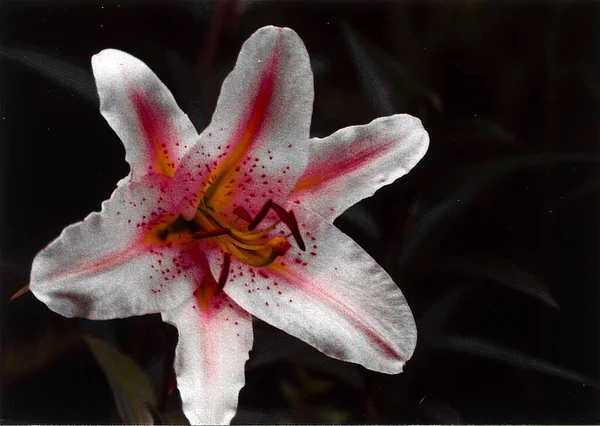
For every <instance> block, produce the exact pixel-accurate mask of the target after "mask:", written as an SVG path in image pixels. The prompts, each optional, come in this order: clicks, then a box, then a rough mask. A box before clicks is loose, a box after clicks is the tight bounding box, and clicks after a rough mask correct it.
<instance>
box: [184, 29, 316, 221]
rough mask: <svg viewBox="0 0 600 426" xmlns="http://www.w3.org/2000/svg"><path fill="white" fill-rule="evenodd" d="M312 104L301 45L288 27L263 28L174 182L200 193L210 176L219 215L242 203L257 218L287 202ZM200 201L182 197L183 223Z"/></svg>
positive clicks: (300, 166) (301, 162)
mask: <svg viewBox="0 0 600 426" xmlns="http://www.w3.org/2000/svg"><path fill="white" fill-rule="evenodd" d="M312 103H313V80H312V71H311V68H310V62H309V58H308V53H307V52H306V48H305V47H304V44H303V43H302V40H300V38H299V37H298V35H297V34H296V33H295V32H294V31H292V30H290V29H289V28H277V27H265V28H261V29H260V30H258V31H257V32H255V33H254V34H253V35H252V37H250V38H249V39H248V40H247V41H246V42H245V43H244V45H243V47H242V50H241V52H240V55H239V57H238V60H237V62H236V65H235V68H234V69H233V71H232V72H231V74H229V76H228V77H227V78H226V79H225V81H224V83H223V87H222V89H221V94H220V96H219V101H218V103H217V108H216V110H215V113H214V115H213V117H212V121H211V123H210V126H209V127H208V128H207V129H206V130H205V131H204V132H202V135H201V142H200V144H198V146H197V147H196V148H195V149H194V150H193V151H192V152H190V153H189V155H188V156H186V158H185V159H183V160H182V165H181V167H180V168H179V169H178V170H177V180H178V181H180V182H183V183H184V184H185V185H187V186H188V187H190V188H191V189H190V190H189V192H190V193H193V194H198V196H199V195H201V192H202V191H203V189H204V188H205V183H206V182H207V175H208V173H211V175H212V178H213V179H211V180H212V181H213V182H215V183H213V184H212V185H211V187H210V188H209V189H207V194H206V195H205V199H204V201H205V202H206V203H207V204H208V205H210V206H211V207H213V208H215V209H216V210H218V211H219V212H221V213H222V214H228V213H230V211H231V209H232V208H233V206H234V205H243V206H245V208H246V209H247V210H248V211H249V212H250V213H251V214H253V215H254V214H256V213H257V212H258V211H259V210H260V208H261V207H262V205H263V204H264V203H265V201H267V200H268V199H273V200H274V201H276V202H278V203H283V202H285V201H287V199H288V196H289V194H290V193H291V192H292V191H293V189H294V188H295V187H296V183H297V181H298V179H299V178H300V176H301V175H302V172H303V170H304V168H305V166H306V163H307V159H308V149H309V147H308V138H309V127H310V117H311V113H312ZM269 189H270V190H271V191H269ZM197 203H198V199H195V200H192V201H191V202H190V201H188V200H186V202H185V206H186V208H187V209H186V210H184V216H185V217H186V218H191V217H192V216H193V212H194V209H195V207H196V206H197Z"/></svg>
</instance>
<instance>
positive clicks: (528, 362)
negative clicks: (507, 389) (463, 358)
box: [435, 334, 600, 389]
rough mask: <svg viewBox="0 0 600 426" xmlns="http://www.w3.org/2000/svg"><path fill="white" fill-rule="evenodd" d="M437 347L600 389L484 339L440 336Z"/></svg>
mask: <svg viewBox="0 0 600 426" xmlns="http://www.w3.org/2000/svg"><path fill="white" fill-rule="evenodd" d="M435 341H436V347H438V348H445V349H449V350H451V351H453V352H461V353H465V354H469V355H473V356H477V357H481V358H486V359H491V360H495V361H499V362H502V363H505V364H509V365H512V366H514V367H518V368H523V369H526V370H532V371H537V372H539V373H542V374H547V375H550V376H554V377H559V378H562V379H565V380H569V381H571V382H575V383H580V384H582V385H584V386H592V387H594V388H596V389H600V382H598V380H595V379H592V378H590V377H587V376H585V375H583V374H581V373H578V372H576V371H573V370H569V369H567V368H563V367H560V366H558V365H555V364H552V363H551V362H548V361H544V360H541V359H539V358H534V357H532V356H529V355H526V354H524V353H522V352H519V351H517V350H515V349H510V348H506V347H504V346H501V345H498V344H496V343H493V342H489V341H486V340H483V339H478V338H475V337H466V336H445V335H442V334H440V335H438V337H437V338H436V339H435Z"/></svg>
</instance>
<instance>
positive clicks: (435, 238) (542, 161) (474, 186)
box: [398, 153, 599, 272]
mask: <svg viewBox="0 0 600 426" xmlns="http://www.w3.org/2000/svg"><path fill="white" fill-rule="evenodd" d="M598 162H599V159H598V156H597V155H593V154H587V153H581V154H554V153H543V154H532V155H524V156H519V157H512V158H503V159H500V160H491V161H484V162H481V163H478V164H476V165H474V166H472V167H470V168H469V169H467V170H466V171H465V172H464V173H462V174H461V175H460V176H459V177H458V179H456V180H455V181H454V184H453V185H452V186H451V187H450V189H449V190H448V196H447V197H446V199H444V200H442V201H440V202H439V203H438V204H436V205H434V206H432V207H431V208H430V209H429V210H428V211H426V212H425V213H424V214H423V215H422V216H421V217H420V218H419V220H418V221H417V223H416V224H415V226H414V228H413V229H412V231H411V233H410V234H409V235H408V238H407V239H406V241H405V243H404V245H403V247H402V253H401V255H400V262H399V263H398V265H399V268H400V269H401V270H402V269H405V268H407V267H408V266H409V265H410V264H411V263H412V261H413V259H415V258H418V257H419V256H422V255H424V254H425V255H426V254H427V253H430V252H431V250H432V247H436V246H438V245H439V241H440V240H441V239H442V238H443V237H444V235H445V234H446V233H447V232H448V231H449V230H451V229H452V225H453V223H454V222H456V221H457V220H458V219H459V218H460V217H461V216H462V215H463V214H464V213H465V212H466V211H468V210H469V207H470V206H471V205H472V204H473V202H474V201H475V200H476V198H477V197H478V196H479V195H481V194H483V193H485V191H486V190H489V188H490V186H491V185H492V184H494V183H496V182H497V181H499V180H500V179H501V178H504V177H506V176H509V175H511V174H514V173H517V172H521V171H524V170H528V169H533V168H539V167H550V166H559V165H560V166H571V167H572V166H573V165H578V164H590V165H592V164H593V165H597V164H598ZM428 249H429V250H428ZM425 263H426V262H425ZM401 272H404V271H401Z"/></svg>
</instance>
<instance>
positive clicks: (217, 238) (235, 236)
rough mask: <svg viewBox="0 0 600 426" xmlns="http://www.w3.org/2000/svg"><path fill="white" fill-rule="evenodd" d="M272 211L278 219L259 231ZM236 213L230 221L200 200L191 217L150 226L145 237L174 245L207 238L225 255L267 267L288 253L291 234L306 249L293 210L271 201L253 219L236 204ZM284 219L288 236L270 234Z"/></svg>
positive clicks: (174, 218)
mask: <svg viewBox="0 0 600 426" xmlns="http://www.w3.org/2000/svg"><path fill="white" fill-rule="evenodd" d="M270 210H273V211H274V212H275V213H276V214H277V216H278V217H279V221H277V222H275V223H273V224H271V225H269V226H267V227H266V228H264V229H262V230H259V229H258V225H259V224H260V223H261V222H262V221H263V219H264V218H265V217H266V216H267V214H268V212H269V211H270ZM234 214H235V215H236V216H237V217H236V218H235V220H233V222H231V223H228V222H227V221H226V220H225V219H224V218H223V217H222V215H221V214H219V212H217V211H216V210H215V209H213V208H212V207H210V206H207V205H206V204H205V203H204V201H201V202H200V205H199V206H198V208H197V210H196V214H195V216H194V218H193V219H192V220H189V221H188V220H185V219H184V218H183V217H182V216H177V217H172V218H167V219H164V220H161V221H159V222H157V223H155V224H154V225H151V227H150V229H149V231H148V233H147V236H146V240H147V242H148V243H151V244H152V243H155V244H166V245H171V244H190V243H192V242H193V241H194V240H199V239H207V240H209V241H210V242H211V243H212V244H214V245H215V246H217V247H219V248H220V249H221V250H222V251H223V252H224V253H225V255H226V257H227V256H229V257H231V256H235V257H236V258H238V259H239V260H241V261H242V262H244V263H246V264H248V265H251V266H255V267H264V266H268V265H270V264H271V263H273V262H274V261H275V259H277V257H278V256H283V255H284V254H285V253H287V251H288V250H289V248H290V247H291V245H290V243H289V241H288V240H287V237H289V236H290V235H293V237H294V239H295V240H296V242H297V244H298V246H299V247H300V248H301V249H302V250H305V246H304V241H303V240H302V237H301V236H300V231H299V229H298V223H297V221H296V218H295V216H294V213H293V212H292V211H290V212H287V211H286V210H285V209H284V208H283V207H281V206H279V205H278V204H275V203H273V202H272V201H271V200H269V201H267V203H265V205H264V206H263V207H262V209H261V210H260V211H259V213H258V214H257V215H256V217H255V218H254V219H253V218H252V216H251V215H250V214H249V213H248V212H247V210H246V209H244V208H243V207H236V208H235V209H234ZM243 222H246V223H247V225H244V224H243ZM281 222H283V223H284V224H285V225H286V226H287V227H288V228H289V230H290V232H291V234H290V235H288V236H286V237H279V236H276V237H270V236H269V233H270V232H271V231H272V230H273V229H274V228H275V227H276V226H277V225H279V224H280V223H281Z"/></svg>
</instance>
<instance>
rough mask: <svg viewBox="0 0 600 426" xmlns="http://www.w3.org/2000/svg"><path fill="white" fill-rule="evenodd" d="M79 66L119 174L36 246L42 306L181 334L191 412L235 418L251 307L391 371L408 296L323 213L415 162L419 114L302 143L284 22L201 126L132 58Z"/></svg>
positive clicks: (302, 106) (401, 346) (297, 68)
mask: <svg viewBox="0 0 600 426" xmlns="http://www.w3.org/2000/svg"><path fill="white" fill-rule="evenodd" d="M92 67H93V71H94V76H95V79H96V83H97V86H98V93H99V96H100V110H101V112H102V115H103V116H104V117H105V118H106V120H107V121H108V123H109V124H110V126H111V127H112V128H113V130H114V131H115V132H116V133H117V135H118V136H119V137H120V138H121V140H122V141H123V144H124V145H125V149H126V160H127V162H128V163H129V165H130V168H131V170H130V173H129V175H128V176H127V177H126V178H124V179H123V180H121V181H120V182H119V183H118V184H117V188H116V189H115V191H114V193H113V194H112V196H111V198H110V199H109V200H107V201H105V202H104V203H103V204H102V209H101V211H100V213H91V214H90V215H89V216H87V217H86V218H85V219H84V220H83V221H81V222H79V223H76V224H74V225H71V226H69V227H67V228H66V229H65V230H64V231H63V232H62V234H61V235H60V236H59V237H58V238H57V239H56V240H55V241H53V242H52V243H51V244H50V245H49V246H48V247H46V248H45V249H44V250H42V251H41V252H40V253H39V254H38V255H37V256H36V258H35V260H34V261H33V266H32V272H31V284H30V286H31V287H30V288H31V291H32V292H33V294H34V295H35V296H36V297H37V298H38V299H39V300H41V301H42V302H43V303H45V304H46V305H47V306H48V307H49V308H50V309H51V310H53V311H54V312H57V313H59V314H61V315H64V316H66V317H73V316H77V317H84V318H88V319H95V320H100V319H111V318H123V317H129V316H133V315H144V314H151V313H160V314H161V315H162V318H163V320H164V321H166V322H168V323H170V324H172V325H174V326H175V327H176V328H177V330H178V332H179V341H178V344H177V348H176V357H175V366H174V368H175V371H176V376H177V386H178V388H179V390H180V393H181V398H182V402H183V410H184V413H185V415H186V416H187V418H188V419H189V421H190V422H191V423H193V424H196V423H208V424H221V423H228V422H230V420H231V419H232V417H233V416H234V414H235V411H236V407H237V398H238V393H239V391H240V389H241V388H242V386H243V385H244V364H245V362H246V360H247V359H248V352H249V351H250V349H251V347H252V342H253V337H252V316H253V315H254V316H256V317H257V318H260V319H261V320H263V321H266V322H267V323H269V324H271V325H273V326H275V327H278V328H280V329H281V330H283V331H285V332H287V333H289V334H291V335H293V336H295V337H297V338H299V339H301V340H303V341H304V342H306V343H308V344H310V345H312V346H314V347H315V348H317V349H318V350H319V351H321V352H323V353H324V354H326V355H328V356H331V357H333V358H337V359H340V360H343V361H349V362H354V363H358V364H361V365H363V366H364V367H366V368H368V369H371V370H375V371H379V372H383V373H388V374H396V373H400V372H401V371H402V368H403V365H404V364H405V363H406V361H407V360H408V359H409V358H410V356H411V355H412V352H413V350H414V347H415V344H416V337H417V333H416V328H415V323H414V319H413V317H412V314H411V311H410V309H409V307H408V305H407V303H406V300H405V299H404V297H403V295H402V293H401V291H400V290H399V288H398V286H397V285H396V284H395V283H394V282H393V281H392V279H391V278H390V276H389V275H388V274H387V273H386V272H385V271H384V270H383V269H382V268H381V267H380V266H379V265H378V264H377V263H376V262H375V261H374V260H373V259H372V258H371V257H370V256H369V255H368V254H367V253H366V252H365V251H364V250H362V249H361V248H360V247H359V246H358V245H357V244H356V243H355V242H354V241H352V240H351V239H350V238H348V237H347V236H346V235H344V234H343V233H342V232H340V231H339V230H338V229H337V228H336V227H335V226H334V225H333V220H334V219H335V218H336V217H337V216H338V215H339V214H341V213H342V212H343V211H344V210H346V209H347V208H348V207H350V206H352V205H353V204H355V203H356V202H358V201H359V200H361V199H363V198H365V197H368V196H370V195H372V194H373V193H374V192H375V191H376V190H377V189H378V188H380V187H381V186H383V185H386V184H389V183H391V182H393V181H394V180H395V179H397V178H399V177H400V176H402V175H404V174H406V173H407V172H408V171H409V170H410V169H411V168H412V167H413V166H414V165H415V164H416V163H417V162H418V161H419V160H420V159H421V158H422V157H423V155H424V154H425V152H426V150H427V146H428V142H429V138H428V135H427V132H426V131H425V130H424V129H423V127H422V125H421V122H420V121H419V120H418V119H416V118H414V117H411V116H409V115H394V116H391V117H386V118H380V119H377V120H374V121H373V122H371V123H370V124H367V125H364V126H356V127H348V128H345V129H342V130H340V131H338V132H336V133H334V134H332V135H331V136H329V137H326V138H323V139H318V138H313V139H310V138H309V125H310V118H311V113H312V103H313V78H312V72H311V68H310V63H309V57H308V54H307V52H306V48H305V47H304V44H303V43H302V41H301V40H300V38H299V37H298V36H297V35H296V33H295V32H294V31H292V30H290V29H287V28H276V27H265V28H262V29H260V30H259V31H257V32H256V33H254V34H253V35H252V37H250V39H248V40H247V41H246V42H245V43H244V45H243V47H242V50H241V52H240V55H239V57H238V60H237V63H236V65H235V68H234V70H233V71H232V72H231V73H230V74H229V76H228V77H227V78H226V80H225V82H224V83H223V87H222V90H221V94H220V97H219V100H218V103H217V107H216V111H215V113H214V115H213V118H212V121H211V124H210V125H209V127H208V128H207V129H206V130H204V131H203V132H202V133H201V134H200V135H198V134H197V132H196V130H195V129H194V127H193V125H192V124H191V122H190V120H189V119H188V117H187V116H186V115H185V114H184V113H183V112H182V111H181V110H180V109H179V107H178V106H177V104H176V102H175V99H174V98H173V96H172V95H171V93H170V92H169V91H168V90H167V88H166V87H165V86H164V85H163V84H162V83H161V81H160V80H159V79H158V78H157V77H156V75H155V74H154V73H153V72H152V71H151V70H150V69H149V68H148V67H147V66H146V65H144V64H143V63H142V62H141V61H139V60H138V59H136V58H134V57H132V56H130V55H128V54H126V53H123V52H120V51H117V50H104V51H102V52H100V53H99V54H97V55H95V56H94V57H93V58H92Z"/></svg>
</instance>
